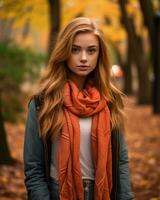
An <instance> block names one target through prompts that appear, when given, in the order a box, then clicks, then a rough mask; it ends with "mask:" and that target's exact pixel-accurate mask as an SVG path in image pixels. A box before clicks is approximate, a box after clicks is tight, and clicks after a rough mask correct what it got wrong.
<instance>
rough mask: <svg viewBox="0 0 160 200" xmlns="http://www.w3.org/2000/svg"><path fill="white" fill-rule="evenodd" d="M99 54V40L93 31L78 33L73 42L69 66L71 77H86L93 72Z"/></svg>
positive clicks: (68, 61)
mask: <svg viewBox="0 0 160 200" xmlns="http://www.w3.org/2000/svg"><path fill="white" fill-rule="evenodd" d="M98 55H99V41H98V38H97V36H95V35H94V34H93V33H78V34H77V35H76V36H75V38H74V40H73V44H72V51H71V55H70V56H69V58H68V60H67V66H68V68H69V69H70V71H71V74H70V77H72V76H74V78H76V77H77V78H78V77H81V78H82V77H86V76H87V75H88V74H89V73H90V72H92V71H93V70H94V69H95V67H96V65H97V60H98Z"/></svg>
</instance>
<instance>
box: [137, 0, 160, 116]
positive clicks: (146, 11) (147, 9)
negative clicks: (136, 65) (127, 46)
mask: <svg viewBox="0 0 160 200" xmlns="http://www.w3.org/2000/svg"><path fill="white" fill-rule="evenodd" d="M139 2H140V6H141V10H142V13H143V18H144V24H145V26H146V27H147V29H148V33H149V39H150V47H151V58H152V64H153V73H154V82H153V112H154V113H157V114H158V113H160V103H159V102H160V56H159V52H160V16H159V14H158V15H157V16H155V14H154V10H153V5H152V2H151V1H150V0H145V1H143V0H139ZM154 16H155V17H154Z"/></svg>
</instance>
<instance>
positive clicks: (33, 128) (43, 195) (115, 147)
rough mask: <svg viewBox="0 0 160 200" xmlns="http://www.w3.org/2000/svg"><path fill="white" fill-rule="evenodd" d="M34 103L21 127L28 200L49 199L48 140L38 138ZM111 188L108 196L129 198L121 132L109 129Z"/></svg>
mask: <svg viewBox="0 0 160 200" xmlns="http://www.w3.org/2000/svg"><path fill="white" fill-rule="evenodd" d="M36 108H37V105H36V106H35V102H34V100H32V101H31V102H30V105H29V111H28V118H27V122H26V129H25V142H24V172H25V177H26V178H25V185H26V188H27V192H28V197H29V199H31V200H50V187H49V171H50V155H51V154H50V153H51V152H50V149H51V143H50V141H42V139H41V138H40V137H39V128H38V121H37V112H36ZM112 135H113V136H112V160H113V191H112V194H111V199H112V200H131V199H133V193H132V191H131V186H130V180H129V173H128V151H127V145H126V143H125V141H124V138H123V134H122V133H120V132H119V131H113V132H112Z"/></svg>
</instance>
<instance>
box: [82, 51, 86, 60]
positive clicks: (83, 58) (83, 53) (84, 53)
mask: <svg viewBox="0 0 160 200" xmlns="http://www.w3.org/2000/svg"><path fill="white" fill-rule="evenodd" d="M81 62H82V63H86V62H87V55H86V52H85V51H82V54H81Z"/></svg>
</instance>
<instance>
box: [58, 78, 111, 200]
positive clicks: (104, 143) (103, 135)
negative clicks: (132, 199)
mask: <svg viewBox="0 0 160 200" xmlns="http://www.w3.org/2000/svg"><path fill="white" fill-rule="evenodd" d="M64 116H65V117H64V125H63V128H62V132H61V137H60V143H59V149H58V174H59V190H60V200H77V199H79V200H84V190H83V182H82V174H81V170H80V158H79V154H80V126H79V117H88V116H92V127H91V145H92V157H93V163H94V169H95V186H94V199H95V200H110V192H111V188H112V159H111V137H110V134H111V132H110V112H109V109H108V107H107V104H106V101H105V100H104V99H103V98H101V97H100V94H99V92H98V90H97V89H96V88H95V87H89V86H87V87H86V88H85V89H84V90H83V91H82V92H81V91H79V90H78V88H77V86H76V85H75V84H74V82H72V81H68V82H67V83H66V85H65V98H64Z"/></svg>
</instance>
